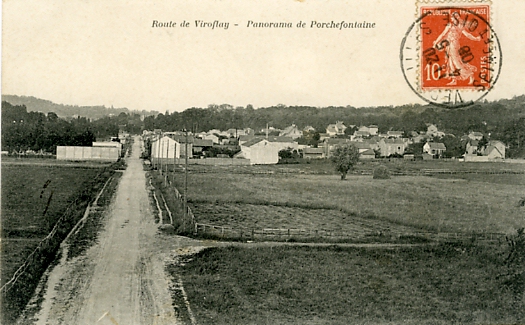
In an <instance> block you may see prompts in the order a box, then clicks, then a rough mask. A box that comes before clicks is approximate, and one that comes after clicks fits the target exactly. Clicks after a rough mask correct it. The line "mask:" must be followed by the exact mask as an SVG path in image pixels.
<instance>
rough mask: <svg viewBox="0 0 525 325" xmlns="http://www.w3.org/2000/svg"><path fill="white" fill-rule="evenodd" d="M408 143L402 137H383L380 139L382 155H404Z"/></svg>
mask: <svg viewBox="0 0 525 325" xmlns="http://www.w3.org/2000/svg"><path fill="white" fill-rule="evenodd" d="M406 147H407V145H406V143H405V142H404V141H403V140H402V139H381V140H380V141H379V151H380V152H381V156H382V157H389V156H392V155H403V153H404V152H405V149H406Z"/></svg>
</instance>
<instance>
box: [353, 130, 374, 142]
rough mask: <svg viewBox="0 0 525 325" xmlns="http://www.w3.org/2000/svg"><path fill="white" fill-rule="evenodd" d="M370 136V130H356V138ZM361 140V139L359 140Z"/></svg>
mask: <svg viewBox="0 0 525 325" xmlns="http://www.w3.org/2000/svg"><path fill="white" fill-rule="evenodd" d="M368 137H370V132H368V131H364V130H363V131H360V130H357V131H355V132H354V139H363V138H368ZM358 141H359V140H358Z"/></svg>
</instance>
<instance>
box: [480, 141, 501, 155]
mask: <svg viewBox="0 0 525 325" xmlns="http://www.w3.org/2000/svg"><path fill="white" fill-rule="evenodd" d="M505 149H506V148H505V144H504V143H503V142H501V141H497V140H490V141H489V143H488V144H487V146H486V147H485V150H483V155H484V156H488V157H489V159H505Z"/></svg>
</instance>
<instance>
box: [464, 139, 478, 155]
mask: <svg viewBox="0 0 525 325" xmlns="http://www.w3.org/2000/svg"><path fill="white" fill-rule="evenodd" d="M478 144H479V141H478V140H469V141H467V145H466V147H465V154H466V155H476V154H477V153H478Z"/></svg>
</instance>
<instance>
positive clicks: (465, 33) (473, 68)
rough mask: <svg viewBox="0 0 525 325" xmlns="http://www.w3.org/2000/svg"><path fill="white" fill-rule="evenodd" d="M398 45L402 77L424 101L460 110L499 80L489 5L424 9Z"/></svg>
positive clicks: (498, 53) (498, 51)
mask: <svg viewBox="0 0 525 325" xmlns="http://www.w3.org/2000/svg"><path fill="white" fill-rule="evenodd" d="M420 14H421V15H420V17H419V18H418V19H417V20H416V21H415V22H414V23H413V24H412V25H411V26H410V28H409V29H408V31H407V33H406V34H405V37H404V38H403V41H402V42H401V49H400V55H399V57H400V61H401V69H402V71H403V76H404V78H405V80H406V82H407V84H408V85H409V87H410V88H411V89H412V90H413V91H414V93H415V94H416V95H418V96H419V97H420V98H421V99H423V100H424V101H426V102H428V103H431V104H434V105H437V106H440V107H445V108H461V107H466V106H469V105H472V104H473V103H475V102H476V101H479V100H481V99H483V98H484V97H485V96H486V95H487V94H488V93H489V92H490V91H491V90H492V88H493V87H494V84H495V83H496V81H497V80H498V77H499V73H500V70H501V65H502V53H501V47H500V43H499V40H498V37H497V35H496V33H495V32H494V30H493V29H492V27H491V25H490V23H489V22H490V6H489V5H472V6H468V7H439V6H428V7H421V8H420Z"/></svg>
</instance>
